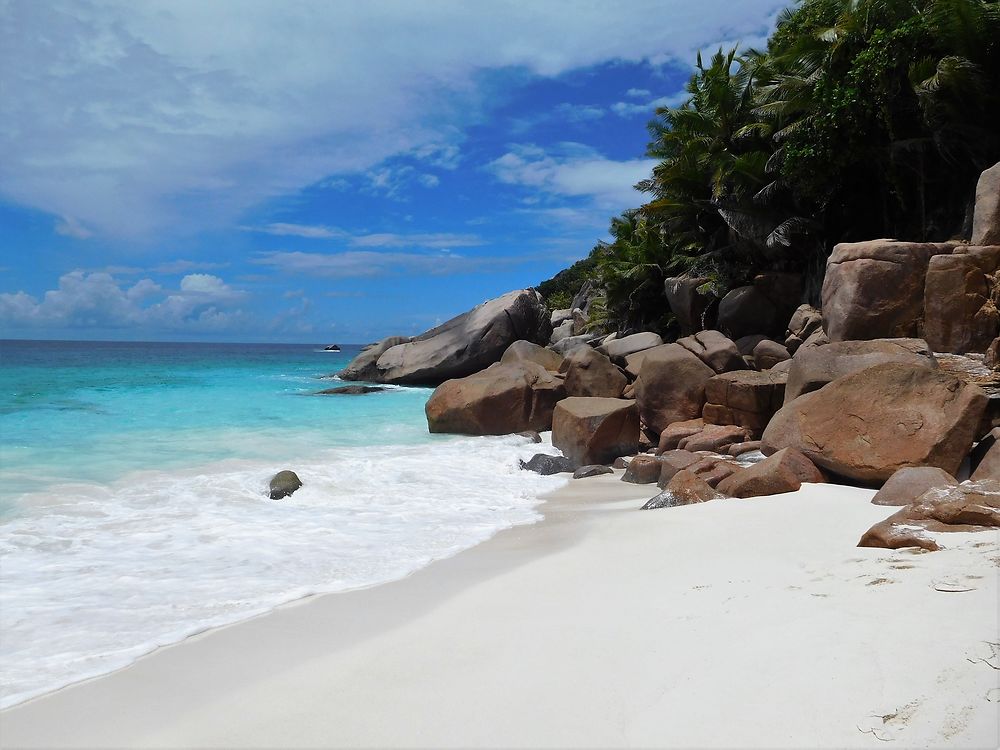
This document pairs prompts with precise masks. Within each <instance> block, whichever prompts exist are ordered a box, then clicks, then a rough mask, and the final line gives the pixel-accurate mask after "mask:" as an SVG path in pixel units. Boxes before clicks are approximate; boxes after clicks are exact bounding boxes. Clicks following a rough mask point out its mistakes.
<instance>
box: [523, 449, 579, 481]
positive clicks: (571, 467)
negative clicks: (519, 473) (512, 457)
mask: <svg viewBox="0 0 1000 750" xmlns="http://www.w3.org/2000/svg"><path fill="white" fill-rule="evenodd" d="M521 468H522V469H523V470H524V471H533V472H535V473H536V474H542V475H543V476H549V475H551V474H562V473H565V472H570V471H576V464H575V463H574V462H573V461H571V460H570V459H568V458H566V457H565V456H550V455H548V454H547V453H536V454H535V455H534V456H532V457H531V458H530V459H529V460H527V461H521Z"/></svg>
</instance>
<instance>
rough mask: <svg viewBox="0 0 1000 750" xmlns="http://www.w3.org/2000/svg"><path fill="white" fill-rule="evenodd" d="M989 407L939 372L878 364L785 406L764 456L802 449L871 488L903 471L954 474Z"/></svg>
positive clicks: (766, 439)
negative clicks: (926, 469) (928, 469)
mask: <svg viewBox="0 0 1000 750" xmlns="http://www.w3.org/2000/svg"><path fill="white" fill-rule="evenodd" d="M986 401H987V398H986V394H985V393H983V391H982V389H980V388H979V387H978V386H975V385H972V384H970V383H963V382H962V381H961V380H959V379H958V378H956V377H954V376H953V375H949V374H948V373H945V372H941V371H939V370H932V369H929V368H927V367H924V366H922V365H914V364H908V363H899V362H894V363H889V364H882V365H876V366H875V367H870V368H868V369H866V370H862V371H861V372H856V373H854V374H852V375H847V376H846V377H843V378H839V379H838V380H835V381H833V382H832V383H829V384H828V385H826V386H824V387H823V388H821V389H819V390H818V391H814V392H812V393H807V394H805V395H804V396H800V397H799V398H797V399H795V400H794V401H792V402H790V403H786V404H785V406H783V407H782V408H781V410H779V411H778V413H777V414H775V415H774V417H773V418H772V419H771V421H770V423H769V424H768V425H767V429H765V430H764V436H763V438H762V446H761V450H762V451H763V452H764V453H765V454H768V455H770V454H773V453H775V452H777V451H779V450H781V449H782V448H795V449H796V450H799V451H801V452H802V453H804V454H805V455H806V456H807V457H808V458H809V459H810V460H811V461H812V462H813V463H814V464H816V465H817V466H819V467H820V468H822V469H826V470H828V471H831V472H833V473H834V474H838V475H840V476H843V477H847V478H849V479H853V480H856V481H859V482H864V483H869V484H881V483H883V482H885V481H886V480H887V479H888V478H889V477H891V476H892V475H893V473H894V472H895V471H897V470H898V469H901V468H902V467H904V466H936V467H938V468H940V469H943V470H944V471H946V472H948V473H949V474H951V475H952V476H955V475H957V473H958V469H959V466H961V464H962V461H963V459H964V458H965V457H966V456H967V455H968V454H969V451H970V450H971V449H972V445H973V441H974V440H975V438H976V437H977V436H976V434H975V433H976V430H977V428H978V425H979V422H980V419H981V418H982V415H983V412H984V411H985V409H986Z"/></svg>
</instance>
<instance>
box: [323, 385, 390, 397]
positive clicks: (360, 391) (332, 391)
mask: <svg viewBox="0 0 1000 750" xmlns="http://www.w3.org/2000/svg"><path fill="white" fill-rule="evenodd" d="M384 390H386V389H385V388H383V387H382V386H379V385H341V386H338V387H337V388H324V389H323V390H322V391H316V395H317V396H362V395H364V394H366V393H379V392H381V391H384Z"/></svg>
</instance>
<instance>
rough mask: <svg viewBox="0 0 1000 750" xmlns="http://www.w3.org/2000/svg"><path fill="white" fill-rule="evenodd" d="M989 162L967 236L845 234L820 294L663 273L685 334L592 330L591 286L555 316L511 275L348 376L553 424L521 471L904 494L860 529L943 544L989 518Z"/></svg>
mask: <svg viewBox="0 0 1000 750" xmlns="http://www.w3.org/2000/svg"><path fill="white" fill-rule="evenodd" d="M998 167H1000V165H998ZM997 169H998V168H994V169H993V170H992V172H995V171H996V170H997ZM992 172H991V171H990V170H988V172H987V173H984V177H983V180H981V184H980V190H979V191H978V192H977V205H976V213H975V221H974V226H975V231H974V234H973V242H972V243H971V244H970V243H964V242H948V243H915V242H902V241H897V240H890V239H885V240H874V241H870V242H857V243H842V244H839V245H837V246H836V247H835V248H834V250H833V252H832V254H831V256H830V258H829V260H828V263H827V267H826V274H825V278H824V283H823V287H822V293H821V304H820V306H819V307H813V306H811V305H809V304H804V303H803V299H804V297H805V292H804V289H803V281H802V279H801V278H800V277H799V276H798V275H795V274H789V273H765V274H758V275H757V276H755V277H754V278H753V279H752V280H751V283H749V284H746V285H744V286H740V287H737V288H735V289H733V290H731V291H730V292H729V293H728V294H726V295H725V296H724V297H722V299H721V300H717V299H714V298H711V297H710V296H709V295H708V294H707V293H706V292H705V291H704V290H705V288H706V282H707V280H706V279H701V278H698V277H689V276H682V277H676V278H671V279H668V280H667V282H666V287H665V294H666V297H667V299H668V301H669V303H670V306H671V308H672V310H673V312H674V315H675V318H676V320H677V322H678V325H679V328H680V336H679V337H678V338H676V340H670V341H664V340H663V338H661V336H660V335H659V334H657V333H654V332H649V331H638V332H632V333H630V334H629V335H618V334H617V333H612V334H611V335H597V334H595V333H592V332H591V331H590V330H589V328H588V314H587V313H588V307H589V305H590V303H591V301H592V300H593V297H594V294H595V290H594V289H592V288H591V286H590V285H589V283H588V284H587V285H585V286H584V288H583V289H581V292H580V294H579V295H577V297H576V299H574V301H573V305H572V307H571V308H569V309H566V310H555V311H552V312H550V311H548V310H547V309H546V307H545V305H544V302H543V300H542V299H541V297H540V296H539V295H538V293H537V292H535V291H533V290H530V289H528V290H519V291H514V292H510V293H508V294H506V295H504V296H503V297H500V298H497V299H494V300H491V301H488V302H485V303H483V304H482V305H480V306H478V307H476V308H474V309H473V310H471V311H469V312H467V313H465V314H464V315H460V316H458V317H457V318H454V319H453V320H450V321H448V322H447V323H445V324H443V325H441V326H438V327H437V328H435V329H432V330H430V331H428V332H426V333H424V334H422V335H421V336H418V337H416V338H413V339H403V338H392V339H386V340H384V341H381V342H379V343H377V344H373V345H372V346H370V347H369V348H367V349H366V350H364V351H363V352H362V353H361V354H360V355H359V356H358V357H357V358H356V359H355V360H354V361H353V362H351V364H350V365H349V366H348V368H347V369H346V370H345V371H344V372H342V373H341V375H340V377H341V378H342V379H345V380H362V381H370V382H378V383H409V384H422V385H433V386H436V390H435V391H434V393H433V395H432V396H431V397H430V399H429V400H428V402H427V406H426V415H427V423H428V427H429V429H430V431H431V432H446V433H457V434H466V435H501V434H509V433H518V432H522V431H545V430H551V431H552V444H553V445H554V446H555V447H556V448H558V449H560V450H561V451H562V453H563V456H561V457H553V456H547V455H543V454H539V455H538V456H536V457H535V458H534V459H532V461H529V462H526V463H524V464H523V468H525V469H529V470H536V471H540V472H542V473H557V472H564V471H565V472H574V476H575V477H577V478H580V479H583V478H587V477H593V476H597V475H600V474H605V473H609V472H610V471H611V469H610V468H609V467H611V466H612V465H613V466H615V467H616V468H620V467H624V468H625V471H624V474H623V475H622V477H621V479H622V480H623V481H626V482H632V483H637V484H651V485H652V484H656V485H657V486H658V489H659V490H660V492H659V493H658V494H656V495H655V496H654V497H652V498H651V499H650V500H649V501H648V502H647V503H646V504H645V505H644V506H643V507H644V508H647V509H652V508H664V507H674V506H678V505H686V504H690V503H700V502H706V501H709V500H713V499H718V498H723V497H730V498H750V497H758V496H763V495H773V494H777V493H782V492H793V491H795V490H797V489H798V488H799V487H800V486H801V485H802V483H804V482H839V483H848V484H855V485H862V486H868V487H873V488H881V489H880V490H879V493H878V494H877V495H876V496H875V499H874V501H873V502H875V503H877V504H886V505H894V506H902V508H901V509H900V510H898V511H897V512H896V513H895V514H894V515H893V516H891V517H890V518H888V519H886V521H884V522H882V523H880V524H878V525H876V526H875V527H873V528H872V529H871V530H869V531H868V532H867V533H865V534H864V536H863V538H862V540H861V544H862V545H864V546H884V547H899V546H911V545H916V546H921V547H924V548H925V549H936V548H937V543H936V542H935V541H934V539H933V538H932V537H931V536H929V534H931V533H933V532H940V531H946V530H962V531H969V530H975V529H979V528H986V527H995V526H1000V446H998V441H997V438H998V437H1000V429H998V428H1000V379H998V377H997V376H996V371H995V370H993V369H991V368H992V367H995V366H996V364H997V359H998V355H1000V339H998V335H1000V311H998V308H997V303H998V300H1000V226H997V222H998V221H1000V210H998V208H997V204H998V202H1000V192H998V191H1000V185H997V184H996V183H997V181H996V180H994V179H993V178H992V177H990V174H992ZM991 180H992V182H991ZM983 183H985V184H986V187H985V188H984V187H983ZM990 185H993V187H992V188H990V187H989V186H990ZM960 479H966V481H964V482H962V481H960Z"/></svg>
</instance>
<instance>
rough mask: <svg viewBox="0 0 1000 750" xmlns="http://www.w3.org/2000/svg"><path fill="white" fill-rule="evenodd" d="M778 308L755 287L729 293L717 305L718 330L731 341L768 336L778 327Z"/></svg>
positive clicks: (742, 288) (742, 287) (737, 289)
mask: <svg viewBox="0 0 1000 750" xmlns="http://www.w3.org/2000/svg"><path fill="white" fill-rule="evenodd" d="M778 318H779V312H778V308H777V307H776V306H775V305H774V303H773V302H771V300H769V299H768V298H767V297H766V296H765V295H764V293H763V292H761V290H760V289H758V288H757V287H756V286H741V287H737V288H736V289H733V290H732V291H730V292H729V293H728V294H727V295H726V296H725V297H723V298H722V301H721V302H720V303H719V330H720V331H722V332H723V333H725V334H726V335H727V336H729V337H730V338H732V339H739V338H742V337H744V336H749V335H751V334H754V333H762V334H770V333H772V332H773V331H775V329H776V328H778V327H779V326H780V324H779V321H778Z"/></svg>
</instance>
